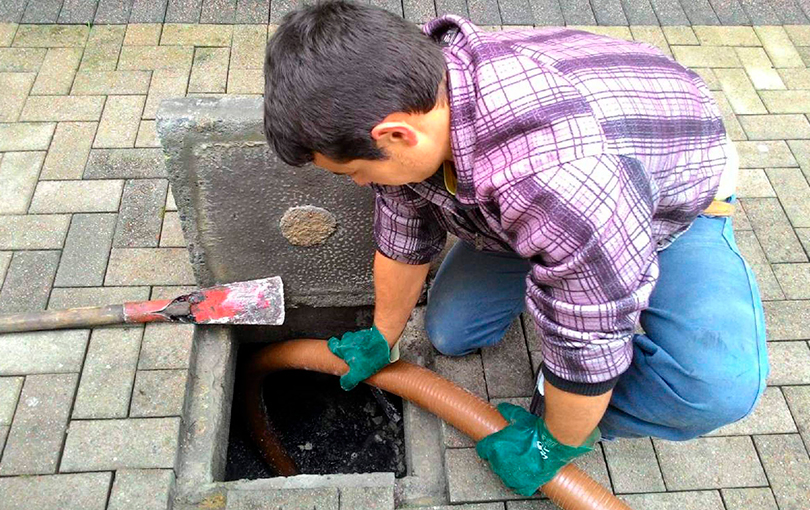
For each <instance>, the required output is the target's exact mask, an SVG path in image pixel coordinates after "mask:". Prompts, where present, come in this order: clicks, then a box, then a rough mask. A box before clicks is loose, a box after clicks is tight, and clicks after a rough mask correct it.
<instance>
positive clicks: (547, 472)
mask: <svg viewBox="0 0 810 510" xmlns="http://www.w3.org/2000/svg"><path fill="white" fill-rule="evenodd" d="M498 411H499V412H500V413H501V415H503V417H504V418H506V420H507V421H508V422H509V425H508V426H506V428H504V429H502V430H499V431H498V432H495V433H493V434H490V435H488V436H487V437H485V438H484V439H482V440H480V441H478V444H476V445H475V451H476V452H478V456H479V457H481V458H482V459H484V460H486V461H488V462H489V466H490V467H491V468H492V471H494V472H495V474H496V475H498V476H499V477H500V478H501V480H503V483H504V485H506V486H507V487H509V488H510V489H512V490H514V491H515V492H517V493H518V494H520V495H521V496H531V495H532V494H534V493H535V492H536V491H537V489H539V488H540V487H541V486H542V485H544V484H546V483H547V482H548V481H549V480H551V479H552V478H554V476H555V475H556V474H557V471H559V470H560V468H562V467H563V466H565V465H566V464H568V463H569V462H571V461H572V460H574V459H575V458H577V457H579V456H580V455H584V454H586V453H588V452H589V451H591V450H593V446H594V444H595V443H596V441H598V440H599V439H600V437H601V436H600V434H599V429H598V428H597V429H595V430H594V431H593V433H592V434H591V435H590V436H589V437H588V439H587V441H585V444H583V445H582V446H580V447H573V446H568V445H564V444H562V443H559V442H557V440H556V439H554V436H552V435H551V432H549V430H548V429H547V428H546V424H545V422H544V421H543V419H542V418H540V417H539V416H535V415H533V414H531V413H530V412H528V411H526V410H524V409H523V408H522V407H519V406H516V405H513V404H507V403H502V404H499V405H498Z"/></svg>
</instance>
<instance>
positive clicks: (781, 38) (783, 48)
mask: <svg viewBox="0 0 810 510" xmlns="http://www.w3.org/2000/svg"><path fill="white" fill-rule="evenodd" d="M754 30H756V33H757V35H758V36H759V39H760V40H761V41H762V47H763V48H765V51H766V52H768V56H769V57H771V62H773V65H774V67H804V62H802V58H801V56H800V55H799V53H798V52H797V51H796V48H795V47H794V46H793V43H792V42H791V41H790V37H789V36H788V33H787V32H786V31H785V29H784V28H782V27H781V26H767V27H766V26H755V27H754Z"/></svg>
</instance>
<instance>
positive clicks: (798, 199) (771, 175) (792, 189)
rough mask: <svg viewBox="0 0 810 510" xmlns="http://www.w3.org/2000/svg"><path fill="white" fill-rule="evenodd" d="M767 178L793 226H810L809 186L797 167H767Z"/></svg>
mask: <svg viewBox="0 0 810 510" xmlns="http://www.w3.org/2000/svg"><path fill="white" fill-rule="evenodd" d="M767 173H768V179H769V180H770V181H771V184H773V187H774V189H776V194H777V195H778V196H779V201H780V202H781V203H782V206H783V207H784V208H785V212H786V213H787V215H788V218H789V219H790V223H791V224H792V225H793V226H794V227H810V186H808V185H807V180H805V178H804V176H803V175H802V172H801V171H800V170H799V169H798V168H769V169H768V170H767Z"/></svg>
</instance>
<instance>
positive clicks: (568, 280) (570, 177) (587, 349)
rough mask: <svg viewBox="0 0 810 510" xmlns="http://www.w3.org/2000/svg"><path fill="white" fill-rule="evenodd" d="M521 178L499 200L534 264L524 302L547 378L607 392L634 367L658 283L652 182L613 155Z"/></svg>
mask: <svg viewBox="0 0 810 510" xmlns="http://www.w3.org/2000/svg"><path fill="white" fill-rule="evenodd" d="M522 164H523V165H528V166H531V162H530V161H526V162H523V163H522ZM518 166H520V165H518ZM514 169H515V168H514V167H513V170H514ZM517 170H520V169H519V168H518V169H517ZM524 170H527V169H526V168H524ZM520 173H521V174H522V175H527V177H523V178H521V179H519V180H517V181H515V182H514V183H512V184H509V185H506V186H503V187H502V189H501V190H500V192H499V193H498V201H499V209H500V211H501V223H502V226H503V228H504V230H505V231H506V234H507V236H508V238H509V240H510V244H511V245H512V248H513V249H514V250H515V251H516V252H517V253H519V254H520V255H522V256H523V257H524V258H527V259H529V260H530V262H531V270H530V272H529V275H528V276H527V289H526V303H527V306H528V309H529V310H530V312H531V313H532V315H533V317H534V319H535V321H536V323H537V325H538V329H539V332H540V334H541V336H542V338H543V370H544V374H545V375H546V378H547V379H548V380H549V382H550V383H551V384H553V385H554V386H555V387H558V388H560V389H563V390H565V391H569V392H572V393H579V394H582V395H598V394H602V393H604V392H606V391H608V390H610V389H612V388H613V386H614V385H615V383H616V380H617V379H618V377H619V375H620V374H622V373H623V372H624V371H625V370H627V368H628V367H629V366H630V362H631V361H632V356H633V346H632V338H633V331H634V329H635V325H636V322H637V320H638V317H639V313H640V312H641V310H642V309H644V308H646V306H647V303H648V301H649V296H650V293H651V292H652V289H653V287H654V285H655V282H656V279H657V274H658V262H657V260H658V259H657V255H656V250H655V243H654V240H653V235H652V216H653V197H652V192H651V189H650V184H649V182H650V181H649V177H648V176H646V175H645V170H644V168H643V166H642V165H641V164H640V163H639V162H638V161H637V160H635V159H631V158H625V157H622V156H615V155H601V156H594V157H588V158H584V159H580V160H577V161H574V162H572V163H568V164H564V165H561V166H556V167H554V168H551V169H545V170H542V171H534V170H528V171H526V172H520Z"/></svg>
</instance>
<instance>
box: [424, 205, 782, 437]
mask: <svg viewBox="0 0 810 510" xmlns="http://www.w3.org/2000/svg"><path fill="white" fill-rule="evenodd" d="M659 263H660V278H659V281H658V284H657V285H656V287H655V289H654V291H653V293H652V295H651V296H650V304H649V308H647V309H646V310H644V311H643V312H642V313H641V319H640V322H641V326H642V328H643V329H644V332H645V334H637V335H635V336H634V338H633V362H632V364H631V366H630V368H629V369H628V370H627V371H626V372H625V373H623V374H622V375H621V376H620V378H619V381H618V383H617V384H616V387H615V388H614V390H613V396H612V398H611V400H610V405H609V407H608V409H607V412H606V413H605V415H604V417H603V418H602V421H601V422H600V424H599V428H600V430H601V432H602V435H603V437H605V438H606V439H610V438H614V437H645V436H654V437H660V438H664V439H670V440H686V439H691V438H693V437H697V436H699V435H702V434H705V433H707V432H710V431H712V430H714V429H716V428H718V427H720V426H722V425H725V424H727V423H731V422H734V421H737V420H739V419H740V418H743V417H744V416H746V415H748V414H749V413H750V412H751V411H752V410H753V408H754V406H755V405H756V403H757V402H758V401H759V398H760V396H761V395H762V392H763V391H764V390H765V379H766V377H767V375H768V359H767V349H766V344H765V319H764V316H763V311H762V302H761V300H760V297H759V289H758V288H757V284H756V281H755V280H754V275H753V273H752V272H751V269H750V267H748V264H746V263H745V261H744V260H743V258H742V256H741V255H740V252H739V250H738V249H737V245H736V243H735V242H734V234H733V232H732V229H731V219H730V218H720V217H707V216H699V217H698V218H697V219H696V220H695V222H694V223H693V224H692V226H691V228H690V229H689V230H688V231H687V232H686V233H684V234H683V235H681V236H680V237H679V238H678V239H677V240H676V241H675V242H674V243H672V244H671V245H670V246H669V247H667V248H666V249H665V250H663V251H662V252H660V253H659ZM528 270H529V264H528V262H527V261H526V260H524V259H522V258H520V257H519V256H517V255H516V254H511V253H492V252H481V251H476V250H475V249H474V248H472V247H471V246H469V245H467V244H465V243H464V242H459V243H457V244H456V246H454V247H453V249H452V250H451V251H450V253H448V255H447V258H446V259H445V260H444V262H443V263H442V266H441V267H440V268H439V271H438V273H437V275H436V279H435V281H434V283H433V285H432V287H431V289H430V292H429V294H428V304H427V311H426V316H425V327H426V330H427V333H428V337H429V338H430V340H431V342H432V343H433V345H434V346H435V347H436V349H438V350H439V351H440V352H442V353H443V354H446V355H451V356H462V355H465V354H468V353H470V352H473V351H474V350H476V349H478V348H480V347H487V346H490V345H493V344H495V343H497V342H498V341H500V339H501V338H502V336H503V334H504V333H505V332H506V330H507V328H508V327H509V325H510V323H511V322H512V321H513V320H514V319H515V318H516V317H517V316H518V314H520V313H521V312H523V311H524V309H525V302H524V299H525V289H526V283H525V278H526V275H527V273H528Z"/></svg>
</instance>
